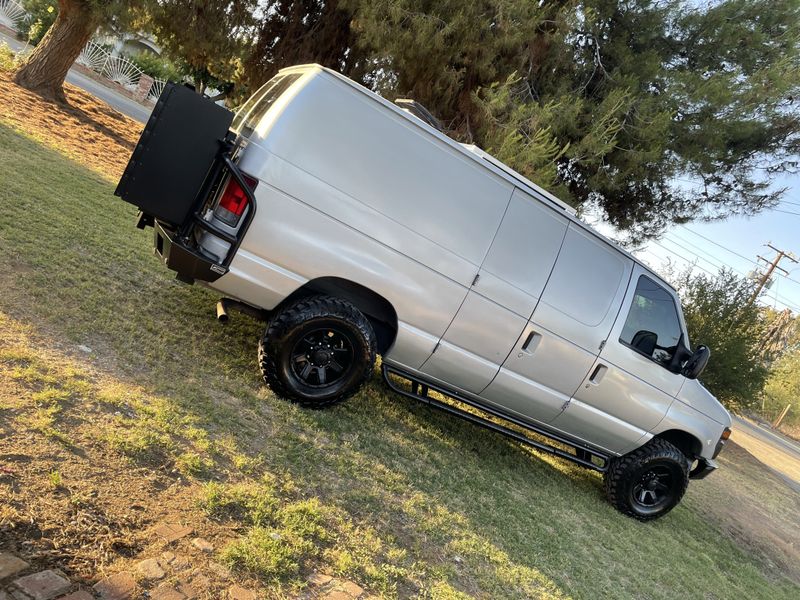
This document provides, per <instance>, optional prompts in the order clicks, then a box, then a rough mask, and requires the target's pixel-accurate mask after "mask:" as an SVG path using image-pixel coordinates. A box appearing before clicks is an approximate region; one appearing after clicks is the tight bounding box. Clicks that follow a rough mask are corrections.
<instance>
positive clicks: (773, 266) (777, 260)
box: [749, 244, 798, 304]
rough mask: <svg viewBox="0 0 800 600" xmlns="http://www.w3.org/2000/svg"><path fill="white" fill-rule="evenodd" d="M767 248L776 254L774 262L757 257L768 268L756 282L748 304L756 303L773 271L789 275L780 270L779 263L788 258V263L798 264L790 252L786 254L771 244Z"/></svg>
mask: <svg viewBox="0 0 800 600" xmlns="http://www.w3.org/2000/svg"><path fill="white" fill-rule="evenodd" d="M767 247H768V248H769V249H770V250H774V251H775V253H776V254H775V260H773V261H772V262H770V261H768V260H767V259H766V258H764V257H762V256H759V257H758V259H759V260H763V261H764V262H765V263H767V265H768V267H767V270H766V271H765V272H764V274H763V275H762V276H761V277H760V278H759V280H758V285H757V286H756V289H755V291H753V295H752V296H751V297H750V301H749V303H750V304H752V303H753V302H755V301H756V298H758V295H759V294H760V293H761V290H762V289H764V286H765V285H766V284H767V282H768V281H769V278H770V277H771V276H772V273H773V271H775V270H776V269H777V270H778V271H783V272H784V273H786V274H787V275H788V274H789V272H788V271H787V270H786V269H784V268H782V267H781V266H780V264H781V261H782V260H783V259H784V258H788V259H789V260H790V261H792V262H793V263H795V264H797V262H798V260H797V259H796V258H795V257H794V255H793V254H792V253H791V252H786V251H785V250H779V249H778V248H776V247H775V246H773V245H772V244H767Z"/></svg>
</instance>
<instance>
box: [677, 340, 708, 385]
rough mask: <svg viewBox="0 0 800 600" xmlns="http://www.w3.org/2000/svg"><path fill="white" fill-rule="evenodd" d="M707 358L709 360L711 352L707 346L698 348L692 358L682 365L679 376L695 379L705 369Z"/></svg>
mask: <svg viewBox="0 0 800 600" xmlns="http://www.w3.org/2000/svg"><path fill="white" fill-rule="evenodd" d="M709 358H711V350H709V349H708V347H707V346H698V347H697V350H695V351H694V354H692V357H691V358H690V359H689V360H687V361H686V364H685V365H683V369H682V370H681V374H682V375H683V376H684V377H686V379H697V378H698V377H700V374H701V373H702V372H703V370H704V369H705V368H706V365H707V364H708V359H709Z"/></svg>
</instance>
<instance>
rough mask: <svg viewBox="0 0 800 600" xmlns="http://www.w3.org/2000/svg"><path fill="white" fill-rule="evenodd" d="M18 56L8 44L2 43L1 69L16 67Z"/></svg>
mask: <svg viewBox="0 0 800 600" xmlns="http://www.w3.org/2000/svg"><path fill="white" fill-rule="evenodd" d="M15 59H16V56H15V55H14V52H13V51H12V50H11V48H9V47H8V44H5V43H2V44H0V71H10V70H11V69H13V68H14V61H15Z"/></svg>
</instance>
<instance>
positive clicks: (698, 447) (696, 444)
mask: <svg viewBox="0 0 800 600" xmlns="http://www.w3.org/2000/svg"><path fill="white" fill-rule="evenodd" d="M653 437H656V438H659V439H662V440H665V441H667V442H669V443H670V444H672V445H673V446H675V447H676V448H677V449H678V450H680V451H681V452H683V453H684V454H685V455H686V457H687V458H689V459H691V460H694V459H695V458H696V457H698V456H700V454H701V453H702V451H703V443H702V442H701V441H700V440H699V439H698V438H697V437H696V436H694V435H692V434H691V433H689V432H688V431H684V430H682V429H667V430H666V431H662V432H660V433H657V434H656V435H654V436H653Z"/></svg>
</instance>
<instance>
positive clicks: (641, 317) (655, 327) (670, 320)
mask: <svg viewBox="0 0 800 600" xmlns="http://www.w3.org/2000/svg"><path fill="white" fill-rule="evenodd" d="M680 337H681V326H680V321H679V320H678V310H677V308H676V307H675V301H674V300H673V298H672V295H671V294H670V293H669V292H668V291H667V290H665V289H664V288H663V287H661V286H660V285H659V284H657V283H656V282H655V281H653V280H652V279H650V278H649V277H645V276H641V277H640V278H639V282H638V283H637V284H636V294H635V295H634V297H633V303H632V304H631V309H630V312H628V319H627V320H626V321H625V327H624V328H623V330H622V335H621V336H620V338H619V341H620V342H622V343H623V344H625V345H626V346H629V347H631V348H633V349H634V350H636V351H637V352H639V353H641V354H644V355H645V356H648V357H650V358H652V359H653V360H654V361H656V362H657V363H660V364H662V365H665V366H666V365H669V362H670V360H672V357H673V356H674V355H675V350H676V349H677V346H678V341H679V340H680Z"/></svg>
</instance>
